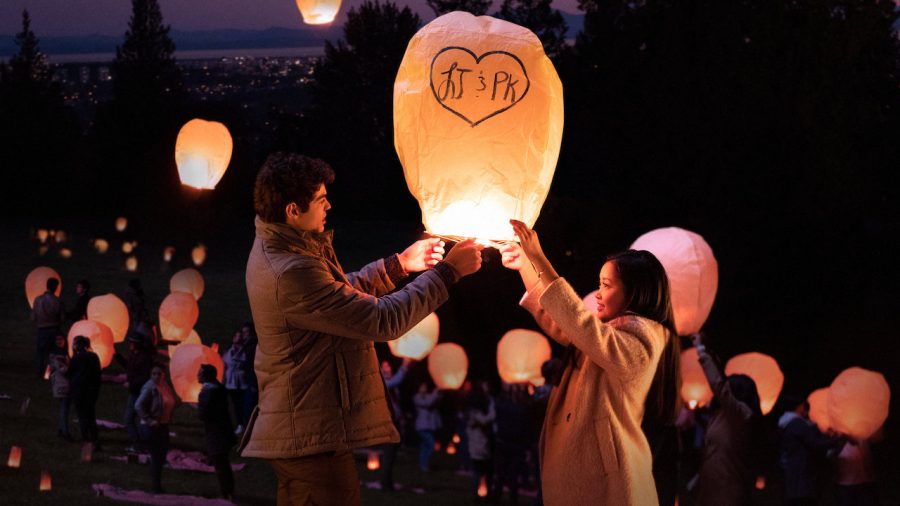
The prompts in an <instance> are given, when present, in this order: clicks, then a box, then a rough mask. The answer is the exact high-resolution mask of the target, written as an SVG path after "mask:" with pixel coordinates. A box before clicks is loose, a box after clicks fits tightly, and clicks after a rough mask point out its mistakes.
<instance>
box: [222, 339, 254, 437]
mask: <svg viewBox="0 0 900 506" xmlns="http://www.w3.org/2000/svg"><path fill="white" fill-rule="evenodd" d="M222 362H223V363H224V364H225V373H224V380H225V389H226V390H227V391H228V398H229V399H230V400H231V407H232V409H233V411H234V419H235V420H236V422H237V429H236V430H235V433H236V434H241V433H243V432H244V427H245V426H246V423H247V421H246V420H245V419H244V414H245V409H244V405H245V402H246V401H245V397H246V396H247V395H248V394H247V391H248V390H249V389H250V379H251V373H250V372H249V371H252V370H253V361H252V360H251V358H250V350H249V349H248V348H247V339H246V338H245V337H244V334H243V332H242V331H241V330H238V331H236V332H235V333H234V335H233V336H232V337H231V347H230V348H228V350H227V351H225V353H224V354H223V355H222Z"/></svg>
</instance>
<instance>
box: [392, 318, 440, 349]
mask: <svg viewBox="0 0 900 506" xmlns="http://www.w3.org/2000/svg"><path fill="white" fill-rule="evenodd" d="M440 326H441V325H440V321H439V320H438V317H437V314H435V313H431V314H430V315H428V316H426V317H425V318H424V319H423V320H422V321H420V322H419V323H417V324H416V326H415V327H413V328H411V329H410V330H409V331H408V332H407V333H406V334H403V335H402V336H400V338H399V339H395V340H393V341H388V348H390V349H391V353H393V354H394V356H395V357H401V358H411V359H413V360H422V359H423V358H425V357H426V356H427V355H428V353H429V352H430V351H431V350H432V349H433V348H434V346H435V345H436V344H437V342H438V334H439V333H440Z"/></svg>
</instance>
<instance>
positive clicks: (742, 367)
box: [725, 352, 784, 415]
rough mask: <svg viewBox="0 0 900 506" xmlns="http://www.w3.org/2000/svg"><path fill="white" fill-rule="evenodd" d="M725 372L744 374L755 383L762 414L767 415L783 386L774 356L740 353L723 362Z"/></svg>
mask: <svg viewBox="0 0 900 506" xmlns="http://www.w3.org/2000/svg"><path fill="white" fill-rule="evenodd" d="M725 374H726V375H729V376H730V375H732V374H746V375H747V376H750V378H752V379H753V381H754V382H755V383H756V392H757V393H758V394H759V407H760V409H761V410H762V414H763V415H768V414H769V412H770V411H772V408H773V407H775V401H777V400H778V395H779V394H781V387H782V386H784V373H782V372H781V368H780V367H778V362H776V361H775V359H774V358H772V357H770V356H768V355H765V354H763V353H757V352H752V353H742V354H740V355H736V356H734V357H732V358H731V360H729V361H728V363H727V364H725Z"/></svg>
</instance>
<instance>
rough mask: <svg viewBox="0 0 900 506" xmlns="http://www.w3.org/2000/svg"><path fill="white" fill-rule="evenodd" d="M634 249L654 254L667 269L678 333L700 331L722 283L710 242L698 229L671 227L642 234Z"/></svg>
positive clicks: (632, 246)
mask: <svg viewBox="0 0 900 506" xmlns="http://www.w3.org/2000/svg"><path fill="white" fill-rule="evenodd" d="M631 249H636V250H647V251H649V252H650V253H653V255H654V256H656V258H657V259H658V260H659V262H660V263H661V264H662V265H663V267H664V268H665V269H666V274H667V275H668V277H669V291H670V293H671V297H672V310H673V311H674V313H675V330H677V331H678V335H681V336H686V335H688V334H693V333H694V332H699V331H700V329H701V328H702V327H703V323H704V322H706V318H707V317H708V316H709V311H710V309H712V305H713V301H714V300H715V298H716V289H717V288H718V286H719V267H718V264H717V263H716V258H715V257H714V256H713V252H712V248H710V247H709V244H707V243H706V241H705V240H704V239H703V237H700V236H699V235H697V234H695V233H694V232H690V231H688V230H684V229H681V228H677V227H670V228H660V229H656V230H653V231H651V232H647V233H646V234H644V235H642V236H640V237H638V239H637V240H636V241H634V244H632V245H631Z"/></svg>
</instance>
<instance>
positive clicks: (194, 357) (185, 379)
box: [169, 344, 225, 402]
mask: <svg viewBox="0 0 900 506" xmlns="http://www.w3.org/2000/svg"><path fill="white" fill-rule="evenodd" d="M202 364H211V365H214V366H215V367H216V378H218V379H219V381H222V376H223V375H224V373H225V364H224V362H222V357H220V356H219V354H218V353H216V352H214V351H212V350H211V349H209V348H207V347H206V346H203V345H202V344H183V345H181V346H178V349H176V350H175V354H174V355H172V360H171V362H169V376H170V377H171V378H172V386H174V387H175V393H176V394H178V397H179V398H180V399H181V400H182V401H184V402H197V399H198V397H199V395H200V389H201V388H202V385H201V384H200V382H199V381H197V372H198V371H199V370H200V365H202Z"/></svg>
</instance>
